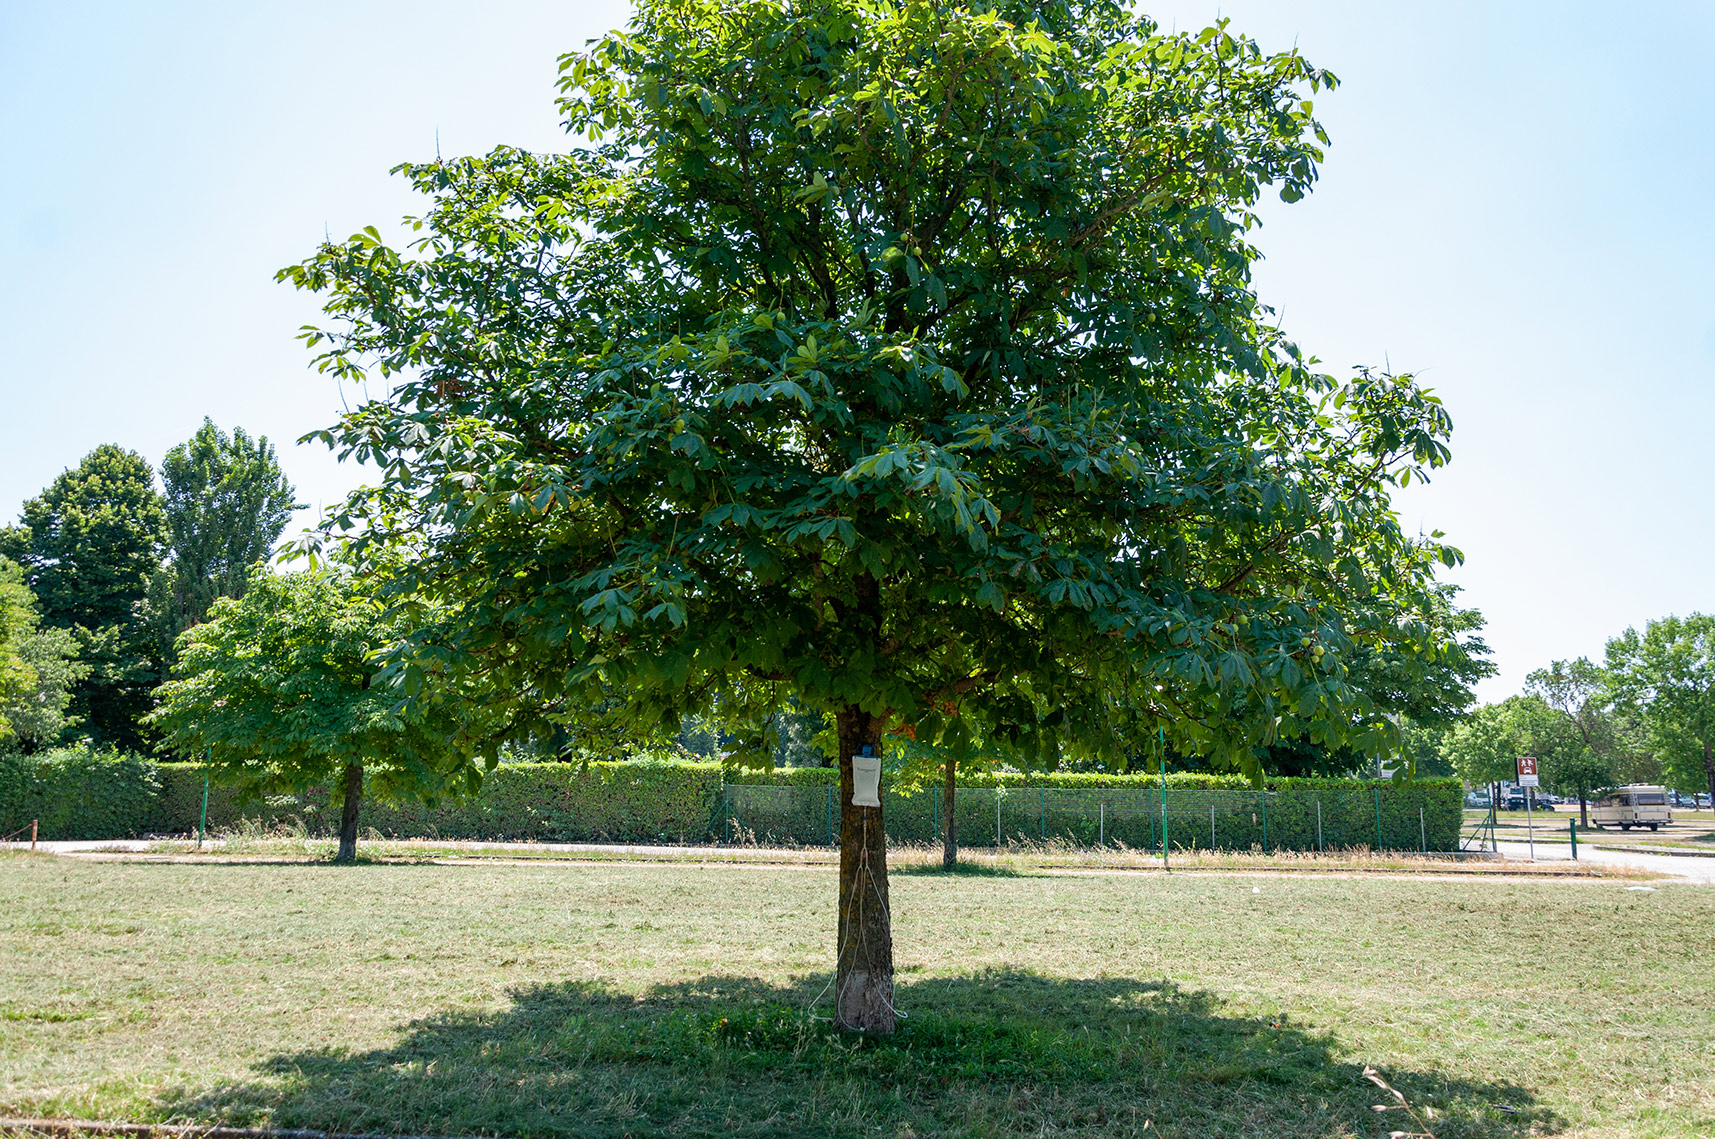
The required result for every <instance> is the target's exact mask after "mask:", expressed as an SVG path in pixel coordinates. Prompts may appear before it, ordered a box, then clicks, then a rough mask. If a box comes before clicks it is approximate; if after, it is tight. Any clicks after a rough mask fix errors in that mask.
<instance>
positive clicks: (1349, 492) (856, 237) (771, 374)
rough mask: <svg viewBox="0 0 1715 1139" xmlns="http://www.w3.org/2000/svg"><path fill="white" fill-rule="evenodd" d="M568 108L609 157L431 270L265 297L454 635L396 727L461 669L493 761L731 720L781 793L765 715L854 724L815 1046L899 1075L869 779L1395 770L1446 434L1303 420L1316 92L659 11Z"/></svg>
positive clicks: (1201, 55) (356, 264) (1215, 39)
mask: <svg viewBox="0 0 1715 1139" xmlns="http://www.w3.org/2000/svg"><path fill="white" fill-rule="evenodd" d="M563 75H564V80H563V95H564V97H563V99H562V102H561V106H562V109H563V111H564V113H565V115H566V119H567V123H568V126H569V128H570V130H571V132H572V133H573V134H574V135H577V136H582V137H584V138H587V139H589V140H590V141H591V146H590V147H589V148H588V149H584V150H578V151H575V152H573V153H570V154H566V155H548V156H543V155H533V154H526V153H523V152H521V151H517V150H512V149H506V148H503V149H500V150H496V151H494V152H493V153H491V154H489V155H487V156H486V157H481V158H463V159H455V160H448V161H437V162H434V163H430V164H424V165H407V166H405V167H404V168H403V169H404V171H405V173H406V174H407V176H408V177H409V178H410V179H411V180H412V183H413V185H414V186H415V187H416V188H417V189H418V190H420V191H421V192H423V193H425V194H426V195H428V196H429V197H430V203H429V207H428V212H427V213H426V215H425V216H424V217H423V218H421V219H419V222H418V224H420V227H421V232H422V234H423V236H422V239H421V243H420V244H419V245H418V246H417V248H416V252H415V254H414V255H408V254H401V253H399V252H398V251H395V250H392V249H390V248H387V247H386V246H385V245H383V244H382V243H381V241H380V239H379V237H378V235H377V234H376V232H375V231H374V230H368V231H365V232H364V233H362V234H359V235H356V236H354V237H353V238H352V239H350V240H349V241H346V242H344V243H336V244H329V245H327V246H324V247H323V248H322V249H321V250H320V251H319V252H318V253H317V254H316V255H315V256H314V257H313V258H311V259H310V260H309V261H308V262H306V263H305V264H302V265H299V266H294V267H291V268H289V269H286V270H284V271H282V277H284V278H286V279H289V280H291V281H293V282H294V283H296V284H297V285H299V286H300V287H304V288H308V289H315V290H323V291H326V292H327V293H328V298H327V301H326V311H327V313H328V316H329V318H330V326H329V327H327V328H325V329H318V330H314V331H311V332H310V333H308V334H307V339H308V340H309V342H310V343H311V344H312V345H321V346H325V347H324V354H323V355H322V356H321V357H320V361H321V366H322V367H324V368H327V369H331V370H333V371H334V372H336V373H337V374H339V375H342V376H346V377H352V378H356V377H360V376H363V375H365V374H366V373H367V372H368V371H370V370H373V371H376V372H378V373H379V374H381V375H385V376H389V377H392V379H390V381H389V384H388V385H387V386H386V390H385V394H384V395H382V396H380V397H379V398H377V399H374V400H372V401H370V402H367V403H365V404H363V405H362V406H360V407H358V408H355V409H354V410H353V411H352V412H351V414H350V415H348V416H347V417H345V418H344V419H343V420H342V422H341V423H340V424H339V425H338V427H337V428H336V429H335V430H331V431H328V432H325V433H323V438H325V439H326V440H327V441H328V442H329V443H330V444H331V445H333V446H335V447H336V448H338V449H339V450H340V452H341V453H342V454H344V455H349V456H352V457H357V458H360V459H365V460H374V461H375V462H376V463H377V464H378V466H379V467H380V468H381V469H382V470H383V471H384V472H385V475H384V477H383V480H382V482H381V484H380V485H379V486H377V487H375V488H372V489H367V490H363V491H359V492H358V493H356V494H355V495H353V497H352V498H351V499H350V500H349V501H348V503H347V505H346V508H345V510H344V511H343V512H342V513H341V515H339V516H338V517H337V518H336V519H335V520H334V522H335V524H336V525H349V526H352V527H353V528H355V529H356V531H357V535H358V543H359V548H360V549H363V550H365V551H368V553H369V554H370V555H375V556H382V557H395V556H396V555H393V554H390V553H381V554H377V551H386V550H390V549H393V548H397V547H401V546H403V547H408V548H409V549H410V551H411V552H410V556H409V557H408V558H406V559H404V560H403V563H402V569H403V572H404V574H405V576H404V578H403V580H402V581H401V583H400V587H401V589H402V590H404V591H405V592H406V593H408V594H411V595H415V596H417V597H420V598H422V599H423V600H424V603H425V604H426V605H428V606H430V608H431V609H432V611H433V612H434V613H436V614H438V620H434V621H430V622H427V623H425V624H424V625H423V626H422V627H421V629H420V630H419V635H418V636H417V637H416V638H415V643H414V645H413V647H412V649H411V651H410V652H409V653H407V654H406V655H405V657H404V658H403V659H402V670H403V675H404V676H405V680H406V684H407V688H408V690H410V691H413V692H418V691H423V689H422V688H421V687H420V684H421V681H420V680H419V679H418V677H417V672H418V671H419V670H420V669H428V668H447V667H456V668H459V669H462V670H466V671H467V672H468V674H469V675H470V676H471V677H472V678H473V679H472V681H471V682H472V683H473V684H478V685H480V686H481V687H482V689H483V690H484V691H486V692H489V693H491V694H493V699H494V700H496V701H502V702H508V716H509V717H510V723H511V726H512V730H514V731H530V730H534V728H533V724H534V723H535V722H539V721H547V722H550V723H551V722H553V721H555V720H556V719H558V718H561V717H565V716H569V715H574V714H576V710H577V709H580V708H584V707H588V706H590V705H591V704H592V703H593V702H595V701H597V700H599V699H601V698H602V696H603V693H605V692H606V691H610V690H618V691H621V692H623V693H625V694H626V697H627V699H626V703H625V708H624V714H625V715H626V716H628V717H629V718H631V720H632V721H633V722H635V723H638V724H640V725H651V726H654V725H660V724H663V723H666V724H670V725H672V727H673V729H674V730H677V726H678V725H679V723H680V722H681V720H682V718H683V717H684V716H686V715H688V714H690V715H695V714H699V713H705V712H709V711H711V710H713V709H715V708H716V707H717V706H718V707H719V709H720V710H721V716H722V718H723V720H732V721H739V722H741V723H743V724H747V725H750V727H749V728H748V729H747V730H746V731H744V732H742V733H740V736H741V742H742V745H743V746H742V747H741V748H740V755H741V757H749V758H753V759H755V760H758V761H760V760H762V759H764V758H765V756H766V749H765V748H764V747H763V744H764V743H765V741H766V739H767V734H766V730H765V728H764V724H765V721H766V719H767V717H769V716H771V715H773V714H774V713H775V712H776V711H777V710H778V709H779V708H780V707H782V705H783V704H784V702H785V701H786V700H787V699H788V698H795V699H796V700H797V701H799V703H800V704H801V705H802V706H803V707H805V708H807V709H809V710H811V711H814V712H817V713H820V714H823V715H826V716H828V717H829V718H830V719H832V721H833V723H834V726H835V735H836V738H837V746H838V751H837V754H838V757H839V762H840V769H841V800H842V804H843V806H842V817H841V861H840V877H839V883H840V885H839V890H840V894H839V906H838V910H837V913H838V915H839V916H838V925H837V933H836V937H837V945H838V953H837V981H836V986H835V988H836V1001H837V1016H838V1019H839V1021H840V1023H842V1024H845V1025H848V1026H852V1027H857V1028H862V1029H866V1030H873V1031H888V1030H891V1028H892V1026H893V1023H894V1013H893V1006H892V996H893V971H892V935H891V927H890V922H889V918H888V889H887V874H886V848H885V834H884V827H883V819H882V816H881V812H880V810H879V809H876V808H868V807H859V806H856V805H854V804H852V802H851V798H852V789H853V785H852V764H851V757H852V756H853V755H854V754H857V753H858V752H860V751H861V750H863V749H865V748H873V749H876V750H877V751H879V749H880V748H881V745H882V742H883V737H884V734H885V733H887V732H888V731H889V730H891V729H895V728H910V730H911V731H912V732H913V733H914V734H915V735H916V737H917V739H918V740H919V741H921V742H923V743H925V744H927V745H930V746H935V745H938V744H940V743H942V742H943V739H944V737H946V736H947V735H948V734H949V733H952V732H956V731H957V730H958V729H957V728H956V727H955V725H960V724H968V725H977V726H980V730H981V731H982V732H983V733H986V739H985V740H984V741H983V742H984V746H985V747H989V748H993V749H996V750H997V751H998V752H1000V753H1002V754H1004V755H1006V756H1007V757H1008V760H1009V761H1010V762H1014V763H1017V764H1020V765H1024V766H1052V765H1054V764H1056V763H1058V762H1060V761H1061V759H1062V758H1076V757H1079V756H1100V757H1106V758H1108V759H1109V760H1114V761H1118V760H1119V759H1122V758H1124V757H1127V756H1133V755H1138V754H1142V750H1143V749H1144V748H1147V747H1153V746H1154V742H1153V741H1154V740H1155V739H1156V738H1157V734H1158V732H1159V733H1160V734H1161V735H1163V736H1165V738H1166V739H1167V741H1168V742H1169V745H1170V746H1171V747H1173V748H1175V749H1177V750H1178V751H1181V752H1183V753H1186V754H1196V755H1202V756H1209V757H1211V758H1212V761H1213V762H1215V763H1217V764H1218V765H1221V766H1223V767H1227V768H1234V769H1240V770H1246V771H1251V772H1253V773H1260V770H1261V769H1260V766H1259V765H1258V762H1257V759H1256V755H1255V751H1254V749H1255V748H1256V747H1258V746H1262V745H1266V744H1268V743H1271V742H1272V741H1273V740H1274V739H1275V738H1276V736H1277V735H1278V736H1282V737H1287V738H1298V739H1307V740H1309V741H1311V742H1313V743H1318V744H1327V745H1345V744H1349V745H1351V746H1354V747H1358V748H1360V749H1375V750H1383V749H1388V748H1391V747H1395V746H1397V741H1398V729H1397V727H1396V726H1395V724H1394V723H1393V721H1392V720H1391V719H1390V718H1389V716H1388V715H1387V713H1386V712H1385V710H1383V709H1381V708H1379V707H1378V706H1377V705H1376V704H1375V702H1374V701H1372V700H1370V699H1369V698H1367V697H1366V696H1364V695H1363V694H1362V693H1361V692H1359V691H1358V690H1356V689H1355V688H1354V687H1353V686H1352V685H1351V684H1350V682H1349V675H1348V668H1347V664H1346V661H1347V659H1348V657H1349V656H1351V654H1353V653H1354V652H1358V651H1361V650H1362V649H1364V648H1371V649H1376V650H1381V649H1383V648H1386V649H1389V650H1397V651H1399V652H1400V654H1401V658H1402V662H1404V664H1405V666H1406V667H1408V668H1409V667H1421V666H1427V664H1428V663H1429V662H1431V661H1433V659H1434V658H1435V655H1436V654H1437V653H1438V652H1439V651H1440V650H1441V649H1442V648H1443V647H1444V646H1445V644H1446V642H1447V639H1448V636H1449V632H1448V630H1447V629H1446V628H1445V627H1444V624H1443V622H1442V621H1441V615H1440V613H1439V611H1438V609H1437V603H1436V600H1435V595H1434V590H1433V584H1432V576H1431V575H1432V570H1433V567H1434V565H1435V564H1437V563H1438V562H1445V563H1448V564H1451V563H1453V562H1455V561H1456V560H1457V558H1458V554H1457V551H1454V550H1452V549H1450V548H1447V547H1445V546H1442V545H1441V544H1439V542H1438V541H1434V540H1429V541H1422V542H1419V541H1414V540H1410V539H1408V538H1407V537H1406V536H1405V535H1404V534H1402V532H1401V531H1400V529H1399V526H1398V524H1397V521H1396V519H1395V517H1394V514H1393V512H1392V511H1391V509H1390V508H1389V505H1388V491H1389V489H1390V488H1391V487H1392V486H1394V485H1397V484H1400V483H1403V482H1406V481H1408V480H1410V479H1412V478H1418V477H1421V476H1423V475H1424V474H1425V473H1426V472H1427V471H1428V470H1430V469H1432V468H1434V467H1436V466H1438V465H1440V464H1441V463H1442V462H1444V461H1445V460H1446V458H1447V455H1448V452H1447V449H1446V445H1445V441H1444V440H1445V437H1446V435H1447V433H1448V431H1449V430H1450V424H1449V420H1448V418H1447V416H1446V413H1445V412H1444V410H1443V409H1442V408H1441V407H1440V405H1439V403H1438V402H1437V401H1435V400H1434V399H1433V397H1431V396H1428V395H1427V394H1425V393H1424V392H1423V391H1422V390H1420V389H1419V388H1418V387H1416V386H1415V385H1414V384H1413V383H1412V382H1411V381H1410V380H1409V378H1406V377H1395V376H1386V375H1378V374H1374V373H1369V372H1363V373H1360V374H1359V375H1358V376H1356V377H1354V378H1353V379H1351V380H1349V381H1347V382H1344V383H1342V382H1339V381H1336V380H1334V379H1333V378H1331V377H1328V376H1325V375H1321V374H1319V373H1317V372H1316V371H1315V369H1314V361H1312V360H1308V359H1306V358H1304V357H1303V356H1302V355H1301V354H1300V353H1299V352H1298V350H1297V349H1296V348H1295V347H1293V346H1292V345H1291V344H1290V343H1288V342H1287V341H1286V340H1285V339H1284V338H1283V337H1282V336H1281V335H1280V334H1279V332H1278V331H1277V330H1276V327H1275V322H1274V320H1273V318H1272V314H1271V313H1270V312H1269V311H1268V310H1267V309H1266V308H1264V307H1263V306H1261V305H1260V304H1259V303H1258V301H1257V300H1256V298H1255V296H1254V295H1253V293H1252V291H1251V285H1250V266H1251V264H1252V262H1253V261H1254V259H1255V258H1256V256H1257V252H1256V250H1255V249H1254V248H1253V246H1252V245H1251V244H1250V243H1249V240H1248V236H1247V235H1248V234H1249V232H1250V231H1251V229H1252V228H1253V227H1254V226H1255V224H1256V222H1257V218H1256V215H1255V213H1254V207H1255V205H1256V203H1257V202H1258V200H1259V199H1260V196H1261V194H1262V193H1263V192H1264V190H1265V189H1268V188H1270V187H1273V188H1277V189H1278V190H1279V192H1280V193H1281V195H1282V196H1283V197H1285V198H1286V199H1288V200H1295V199H1297V198H1299V197H1301V196H1302V195H1303V194H1304V193H1306V192H1307V191H1308V190H1309V188H1310V186H1311V184H1312V182H1313V181H1314V178H1315V175H1316V167H1317V163H1318V162H1319V160H1320V158H1321V150H1320V145H1321V143H1322V141H1324V140H1323V135H1322V131H1321V128H1320V127H1319V126H1318V125H1317V124H1316V122H1315V120H1314V118H1313V117H1312V114H1311V106H1310V104H1309V103H1308V102H1307V101H1305V98H1304V96H1305V95H1306V94H1308V93H1309V92H1312V91H1315V90H1317V89H1319V88H1321V87H1324V86H1328V85H1331V84H1332V82H1333V79H1332V77H1331V76H1329V75H1328V74H1327V73H1325V72H1323V71H1320V70H1318V69H1316V68H1314V67H1312V66H1311V65H1310V64H1308V63H1307V62H1306V61H1305V60H1304V59H1302V58H1301V57H1300V56H1298V55H1297V54H1296V53H1294V52H1286V53H1282V54H1278V55H1266V54H1264V53H1263V52H1262V51H1261V50H1260V49H1259V48H1258V47H1257V46H1256V45H1255V44H1254V43H1252V42H1250V41H1248V40H1245V39H1242V38H1240V37H1237V36H1234V35H1233V34H1232V33H1231V32H1230V31H1229V30H1227V29H1226V28H1225V27H1224V26H1223V27H1220V28H1212V29H1209V30H1207V31H1205V32H1203V33H1200V34H1198V35H1189V34H1175V35H1165V34H1161V33H1159V32H1158V30H1157V29H1156V28H1155V26H1154V25H1153V24H1151V23H1150V22H1149V21H1147V20H1145V19H1142V18H1140V17H1136V16H1133V15H1132V14H1130V13H1129V11H1128V10H1127V9H1125V8H1123V7H1122V6H1120V5H1118V4H1113V3H1103V2H1095V3H1089V4H1082V5H1077V6H1048V7H1042V6H1038V5H1034V4H1025V3H1022V2H1018V0H1009V2H1006V3H1002V4H1000V5H998V6H993V7H989V6H984V7H983V8H981V9H976V10H973V9H969V8H964V7H958V6H943V5H934V6H932V5H926V4H924V5H918V4H904V5H897V6H895V5H881V6H877V5H870V4H868V3H861V2H859V0H812V2H810V3H793V4H786V3H784V2H782V0H740V2H738V3H733V4H726V5H719V6H711V5H705V4H701V3H692V2H690V0H657V2H652V3H644V4H643V5H641V6H640V8H639V11H638V14H637V16H636V18H635V19H634V21H633V23H632V25H631V26H630V28H629V29H628V30H627V32H626V33H625V34H623V35H620V34H615V35H613V36H610V37H608V38H607V39H605V40H603V41H602V42H601V43H599V44H597V45H595V46H594V47H592V48H591V49H590V50H588V51H586V52H584V53H581V54H578V55H574V56H568V57H566V58H565V60H564V61H563ZM1413 662H1415V664H1413ZM949 707H951V709H952V712H951V713H949V711H948V708H949Z"/></svg>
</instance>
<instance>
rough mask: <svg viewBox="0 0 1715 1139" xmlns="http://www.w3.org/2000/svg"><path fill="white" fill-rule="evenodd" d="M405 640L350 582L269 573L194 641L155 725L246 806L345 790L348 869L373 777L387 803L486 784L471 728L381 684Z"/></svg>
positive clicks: (226, 604) (220, 605) (257, 577)
mask: <svg viewBox="0 0 1715 1139" xmlns="http://www.w3.org/2000/svg"><path fill="white" fill-rule="evenodd" d="M402 632H403V630H402V629H401V627H400V625H399V622H398V619H397V618H395V617H391V616H389V614H388V612H387V610H386V608H385V607H384V606H383V605H382V604H381V603H380V602H379V601H377V600H376V599H375V598H374V597H373V596H372V595H371V594H370V592H369V591H367V590H365V589H363V588H362V587H361V586H359V585H357V584H356V583H354V582H353V581H351V580H350V579H349V578H348V577H347V576H344V575H342V574H340V573H337V572H333V571H331V570H313V571H304V572H299V573H289V574H276V573H272V572H270V571H269V570H268V569H267V568H265V567H263V568H257V569H256V570H254V571H253V572H252V574H251V578H250V582H249V588H248V589H247V590H246V591H245V592H244V593H243V595H242V597H239V598H222V599H220V600H218V601H216V602H215V604H214V607H213V608H212V609H211V610H210V613H209V620H208V621H207V622H205V623H203V624H201V625H197V626H195V627H193V628H192V629H191V630H190V631H189V632H187V633H185V634H184V636H183V637H182V638H181V640H180V646H179V648H180V659H179V665H178V668H177V670H176V671H177V674H178V675H177V677H176V678H175V679H173V680H171V681H169V682H167V683H165V684H163V685H161V687H160V689H159V691H158V694H157V695H158V697H159V700H160V706H159V707H158V708H157V709H156V710H155V712H154V713H152V714H151V716H150V720H151V722H152V723H154V724H155V725H156V726H158V727H159V728H160V729H162V731H163V733H164V734H165V737H166V741H167V743H168V744H169V745H170V746H171V747H173V748H175V749H177V750H178V751H179V752H181V753H182V754H184V755H185V756H187V757H190V758H206V760H207V762H208V763H210V764H211V765H212V769H213V773H214V775H215V777H216V778H218V779H220V780H221V781H223V782H226V783H230V784H232V785H234V786H236V787H237V788H238V789H239V790H240V792H241V793H242V794H245V795H249V796H261V795H269V794H279V793H282V792H287V791H303V790H306V789H308V788H310V787H319V786H327V785H329V784H335V785H337V786H339V787H340V788H341V795H342V814H341V820H340V849H339V855H338V857H339V858H340V859H341V860H344V861H349V860H350V859H352V858H353V857H355V856H356V844H357V812H358V809H359V805H360V802H361V799H362V795H363V791H364V786H365V778H366V777H367V780H368V783H369V785H370V786H371V787H372V788H373V789H374V790H375V791H376V792H378V793H379V794H381V795H383V796H384V797H387V798H394V799H400V798H404V799H428V800H432V799H434V798H435V797H436V796H438V795H445V794H459V793H466V792H470V791H474V790H475V789H476V788H477V786H478V785H479V783H480V780H481V772H480V770H479V769H478V768H476V767H475V766H473V765H472V764H471V763H470V762H469V761H468V760H467V759H466V758H465V757H466V754H467V753H466V751H464V750H461V748H460V746H459V744H460V741H461V737H462V733H463V731H464V729H465V728H466V727H467V722H466V721H465V720H463V719H462V718H460V717H458V716H456V715H453V714H451V713H450V712H448V711H447V708H448V704H447V703H445V702H441V701H415V702H405V701H403V700H402V699H401V694H400V693H399V691H398V690H397V686H396V685H391V684H389V683H387V682H386V681H385V680H384V679H382V678H381V677H380V676H379V673H380V672H381V669H382V663H381V661H380V660H379V658H380V657H381V656H382V655H383V654H384V653H385V652H386V650H387V649H388V648H389V647H390V646H391V645H392V644H394V643H395V642H396V641H397V640H398V639H399V637H400V636H401V635H402Z"/></svg>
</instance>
